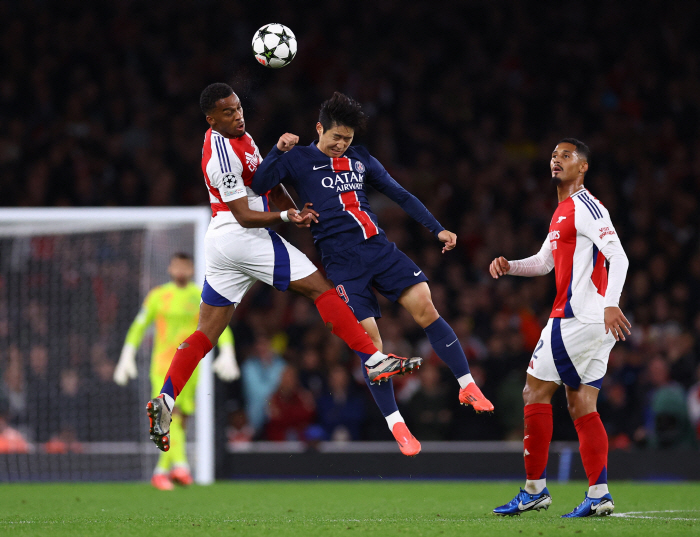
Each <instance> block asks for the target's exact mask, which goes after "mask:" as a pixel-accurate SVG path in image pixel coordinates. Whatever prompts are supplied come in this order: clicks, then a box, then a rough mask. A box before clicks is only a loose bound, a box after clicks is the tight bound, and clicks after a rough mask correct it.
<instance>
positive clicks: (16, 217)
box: [0, 206, 215, 485]
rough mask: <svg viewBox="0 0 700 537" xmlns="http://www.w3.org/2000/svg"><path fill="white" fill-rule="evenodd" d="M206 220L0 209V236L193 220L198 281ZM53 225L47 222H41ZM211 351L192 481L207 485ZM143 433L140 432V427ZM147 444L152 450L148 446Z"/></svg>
mask: <svg viewBox="0 0 700 537" xmlns="http://www.w3.org/2000/svg"><path fill="white" fill-rule="evenodd" d="M210 219H211V210H210V208H209V207H205V206H198V207H99V208H97V207H85V208H73V207H71V208H63V207H50V208H0V235H4V236H20V235H22V234H26V235H29V234H45V235H56V234H65V233H69V232H90V231H109V230H115V229H134V228H147V227H149V226H156V227H157V226H158V225H159V224H161V225H162V224H169V225H177V224H193V225H194V238H193V239H194V241H193V242H194V252H193V255H194V269H195V281H196V282H197V283H198V284H199V285H200V286H201V285H202V284H203V283H204V275H205V271H206V261H205V257H204V235H205V233H206V231H207V227H208V226H209V222H210ZM47 224H54V226H53V227H51V228H49V227H45V226H47ZM9 225H12V226H13V227H14V228H15V229H17V227H18V226H23V228H24V229H25V231H24V232H22V231H21V230H22V227H20V228H19V233H14V234H10V233H7V234H6V233H5V230H4V229H3V228H4V227H5V226H9ZM211 362H212V352H210V353H209V354H207V356H205V357H204V359H202V361H201V362H200V364H199V381H198V384H197V394H196V403H197V407H196V419H195V443H196V448H195V449H196V462H195V467H194V478H195V482H196V483H197V484H199V485H209V484H211V483H213V482H214V476H215V445H214V442H215V437H214V419H215V418H214V381H213V377H212V369H211ZM144 433H145V431H144ZM153 449H156V448H155V446H153Z"/></svg>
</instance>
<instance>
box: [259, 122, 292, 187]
mask: <svg viewBox="0 0 700 537" xmlns="http://www.w3.org/2000/svg"><path fill="white" fill-rule="evenodd" d="M298 143H299V137H298V136H297V135H296V134H291V133H289V132H286V133H284V134H283V135H282V136H280V139H279V140H278V141H277V145H276V146H274V147H273V148H272V149H271V150H270V152H269V153H268V154H267V156H266V157H265V158H264V159H263V161H262V162H261V163H260V165H259V166H258V168H257V169H256V170H255V175H253V181H252V183H251V184H250V188H252V189H253V192H255V193H256V194H261V195H262V194H264V193H265V192H269V191H270V190H272V189H273V188H274V187H275V186H277V185H278V184H280V183H281V182H282V181H284V180H285V179H286V178H287V170H286V169H285V167H284V166H282V165H280V162H279V158H280V157H281V156H282V155H284V154H285V153H286V152H287V151H289V150H290V149H292V148H293V147H294V146H295V145H296V144H298Z"/></svg>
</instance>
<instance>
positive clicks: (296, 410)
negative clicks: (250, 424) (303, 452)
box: [266, 366, 316, 442]
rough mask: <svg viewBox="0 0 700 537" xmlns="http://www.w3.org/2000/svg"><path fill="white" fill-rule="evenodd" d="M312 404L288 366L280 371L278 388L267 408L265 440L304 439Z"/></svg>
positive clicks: (312, 413)
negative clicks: (267, 417) (280, 376)
mask: <svg viewBox="0 0 700 537" xmlns="http://www.w3.org/2000/svg"><path fill="white" fill-rule="evenodd" d="M315 408H316V405H315V404H314V398H313V396H312V395H311V393H310V392H309V391H308V390H305V389H304V388H302V387H301V385H300V384H299V374H298V372H297V370H296V369H295V368H294V367H292V366H287V367H286V368H285V369H284V371H283V372H282V378H281V379H280V383H279V388H277V391H276V392H275V393H274V394H272V397H271V398H270V404H269V407H268V416H269V419H268V422H267V426H266V437H267V440H272V441H275V442H281V441H284V440H304V439H305V431H306V428H307V427H308V426H309V425H311V423H312V422H313V418H314V415H315Z"/></svg>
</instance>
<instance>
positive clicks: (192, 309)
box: [114, 253, 240, 490]
mask: <svg viewBox="0 0 700 537" xmlns="http://www.w3.org/2000/svg"><path fill="white" fill-rule="evenodd" d="M168 274H170V278H171V281H170V282H169V283H166V284H164V285H160V286H158V287H156V288H154V289H152V290H151V292H150V293H148V296H146V299H145V300H144V302H143V306H142V307H141V311H140V312H139V314H138V315H137V317H136V319H135V320H134V322H133V323H132V324H131V327H130V328H129V332H128V333H127V335H126V341H125V342H124V347H123V349H122V353H121V356H120V358H119V363H118V364H117V367H116V368H115V370H114V382H116V383H117V384H119V385H120V386H125V385H126V384H127V383H128V382H129V379H132V378H136V375H137V370H136V350H137V349H138V347H139V345H140V344H141V341H142V339H143V336H144V334H145V332H146V329H147V328H148V327H149V326H150V325H151V324H153V323H155V330H154V337H153V353H152V355H151V372H150V375H151V386H152V392H153V393H152V397H156V396H157V395H158V394H159V393H160V387H161V384H163V378H164V377H165V374H166V373H167V371H168V367H170V361H171V360H172V357H173V355H174V354H175V350H176V349H177V347H178V345H180V343H182V342H183V341H184V340H185V339H186V338H187V337H188V336H189V335H190V334H191V333H192V332H194V331H195V330H196V329H197V321H198V318H199V303H200V300H201V294H202V289H201V288H200V287H199V286H198V285H197V284H195V283H194V282H192V278H193V276H194V262H193V260H192V256H190V255H188V254H183V253H176V254H174V255H173V256H172V257H171V259H170V265H169V266H168ZM218 347H219V353H218V357H217V358H216V360H214V363H213V364H212V369H213V370H214V372H215V373H216V374H217V375H218V376H219V378H220V379H221V380H223V381H232V380H236V379H237V378H239V377H240V370H239V368H238V363H237V362H236V355H235V351H234V348H233V334H232V332H231V328H229V327H226V329H225V330H224V332H223V333H222V334H221V337H220V338H219V342H218ZM197 373H198V371H197V370H195V372H194V373H193V375H192V379H191V381H190V382H188V383H187V386H185V388H184V389H183V391H182V393H181V394H180V396H179V397H178V399H177V403H178V406H177V411H176V412H175V413H174V414H173V421H172V423H171V425H170V436H171V438H170V443H171V448H170V450H169V451H166V452H163V453H161V455H160V458H159V459H158V464H157V465H156V468H155V470H154V472H153V478H152V479H151V484H152V485H153V486H154V487H156V488H157V489H160V490H171V489H172V488H173V482H175V483H178V484H181V485H189V484H191V483H192V476H191V474H190V469H189V465H188V463H187V453H186V450H185V446H186V434H185V428H186V421H187V417H188V416H190V415H191V414H193V413H194V404H195V391H196V386H197Z"/></svg>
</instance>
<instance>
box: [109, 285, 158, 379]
mask: <svg viewBox="0 0 700 537" xmlns="http://www.w3.org/2000/svg"><path fill="white" fill-rule="evenodd" d="M155 302H156V300H155V296H154V294H153V292H151V293H149V294H148V296H147V297H146V299H145V300H144V301H143V305H142V306H141V311H139V314H138V315H137V316H136V319H134V322H133V323H131V326H130V327H129V331H128V332H127V333H126V339H125V340H124V347H122V352H121V355H120V356H119V361H118V362H117V365H116V367H115V368H114V377H113V379H114V382H116V383H117V384H119V386H126V385H127V384H128V383H129V380H130V379H135V378H136V377H137V376H138V369H137V367H136V350H137V349H138V348H139V345H141V341H142V340H143V336H144V334H145V333H146V329H147V328H148V327H149V326H150V325H151V323H152V322H153V319H154V318H155V313H156V310H155Z"/></svg>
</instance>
